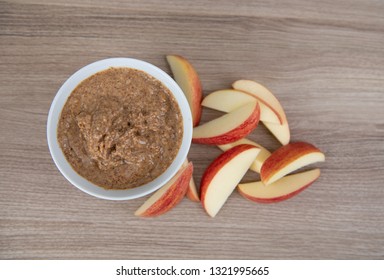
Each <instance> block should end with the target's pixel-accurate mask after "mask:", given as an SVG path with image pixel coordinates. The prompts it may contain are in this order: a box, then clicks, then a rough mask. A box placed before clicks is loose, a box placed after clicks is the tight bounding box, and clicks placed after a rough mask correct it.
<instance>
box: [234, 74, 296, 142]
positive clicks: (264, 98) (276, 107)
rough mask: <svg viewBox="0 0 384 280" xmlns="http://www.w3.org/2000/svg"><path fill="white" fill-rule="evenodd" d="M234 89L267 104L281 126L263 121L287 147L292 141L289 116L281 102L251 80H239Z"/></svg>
mask: <svg viewBox="0 0 384 280" xmlns="http://www.w3.org/2000/svg"><path fill="white" fill-rule="evenodd" d="M232 87H233V88H234V89H236V90H240V91H243V92H246V93H248V94H250V95H252V96H254V97H256V98H257V99H259V100H260V101H261V102H263V103H265V104H267V105H268V106H269V108H271V109H272V110H273V111H274V112H275V113H276V114H277V115H278V116H279V119H280V121H281V122H280V124H276V123H273V122H270V121H263V124H264V125H265V126H266V128H267V129H268V130H269V131H270V132H271V133H272V134H273V135H274V136H275V137H276V139H277V140H279V142H280V143H281V144H283V145H286V144H288V143H289V141H290V137H291V135H290V130H289V126H288V120H287V116H286V115H285V112H284V109H283V107H282V106H281V104H280V102H279V100H278V99H277V98H276V96H275V95H273V93H272V92H271V91H270V90H268V89H267V88H266V87H264V86H263V85H261V84H259V83H257V82H255V81H250V80H238V81H236V82H234V83H233V84H232Z"/></svg>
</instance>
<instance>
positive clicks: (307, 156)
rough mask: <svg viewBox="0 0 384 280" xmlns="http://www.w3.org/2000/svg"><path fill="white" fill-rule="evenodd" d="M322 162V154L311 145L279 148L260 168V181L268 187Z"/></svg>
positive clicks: (323, 157)
mask: <svg viewBox="0 0 384 280" xmlns="http://www.w3.org/2000/svg"><path fill="white" fill-rule="evenodd" d="M324 160H325V156H324V154H323V153H322V152H321V151H320V150H319V149H318V148H316V147H315V146H313V145H312V144H309V143H306V142H295V143H290V144H287V145H285V146H282V147H280V148H279V149H277V150H276V151H275V152H273V153H272V154H271V155H270V156H269V158H267V159H266V161H265V162H264V164H263V166H262V167H261V172H260V177H261V181H263V183H264V184H265V185H270V184H272V183H273V182H276V181H277V180H279V179H280V178H282V177H284V176H285V175H287V174H289V173H291V172H293V171H295V170H297V169H299V168H301V167H304V166H306V165H309V164H312V163H315V162H320V161H324Z"/></svg>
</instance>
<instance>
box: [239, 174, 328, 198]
mask: <svg viewBox="0 0 384 280" xmlns="http://www.w3.org/2000/svg"><path fill="white" fill-rule="evenodd" d="M319 176H320V169H313V170H310V171H305V172H301V173H297V174H292V175H288V176H285V177H283V178H281V179H279V180H277V181H276V182H274V183H272V184H270V185H269V186H266V185H264V184H263V182H261V181H259V182H252V183H247V184H239V186H238V188H237V190H238V191H239V193H240V194H241V195H242V196H243V197H245V198H247V199H249V200H252V201H254V202H259V203H274V202H280V201H283V200H286V199H288V198H291V197H293V196H295V195H297V194H298V193H300V192H302V191H303V190H305V189H306V188H308V187H309V186H310V185H311V184H312V183H313V182H315V181H316V180H317V178H319Z"/></svg>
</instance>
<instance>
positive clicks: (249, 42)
mask: <svg viewBox="0 0 384 280" xmlns="http://www.w3.org/2000/svg"><path fill="white" fill-rule="evenodd" d="M170 53H176V54H181V55H183V56H185V57H187V58H188V59H189V60H190V61H191V62H192V63H193V65H194V66H195V68H196V69H197V70H198V72H199V74H200V77H201V80H202V84H203V87H204V94H208V93H209V92H211V91H214V90H217V89H222V88H227V87H229V86H230V84H231V83H232V82H233V81H235V80H236V79H239V78H247V79H253V80H257V81H259V82H261V83H262V84H264V85H266V86H267V87H269V88H270V89H271V90H272V91H273V92H274V93H275V94H276V96H277V97H278V98H279V99H280V100H281V103H282V105H283V107H284V108H285V110H286V113H287V116H288V120H289V123H290V126H291V134H292V141H298V140H303V141H308V142H311V143H313V144H315V145H316V146H318V147H319V148H320V149H321V150H322V151H324V153H325V154H326V162H325V163H321V164H317V165H316V166H318V167H320V168H321V170H322V175H321V177H320V179H319V180H318V181H317V182H316V183H315V184H314V185H313V186H311V187H310V188H309V189H307V190H306V191H305V192H303V193H301V194H300V195H299V196H297V197H295V198H292V199H291V200H288V201H285V202H282V203H279V204H275V205H263V204H255V203H252V202H249V201H247V200H245V199H243V198H242V197H241V196H240V195H239V194H238V193H237V192H234V193H233V195H232V196H231V197H230V199H229V200H228V201H227V203H226V205H225V207H224V208H223V209H222V211H221V212H220V213H219V215H218V216H217V217H216V218H215V219H212V218H209V217H208V216H207V215H206V214H205V212H204V211H203V209H202V207H201V205H200V204H197V203H193V202H191V201H189V200H187V199H185V200H183V201H182V203H181V204H179V205H178V206H177V207H176V208H175V209H173V210H172V211H171V212H169V213H168V214H166V215H164V216H161V217H159V218H156V219H139V218H136V217H135V216H134V215H133V213H134V211H135V210H136V209H137V208H138V207H139V206H140V205H141V204H142V203H143V202H144V201H145V199H146V198H141V199H137V200H134V201H126V202H112V201H106V200H100V199H96V198H93V197H91V196H89V195H87V194H85V193H83V192H81V191H79V190H78V189H76V188H75V187H73V186H72V185H71V184H70V183H68V182H67V181H66V180H65V179H64V177H63V176H62V175H61V174H60V173H59V171H58V170H57V169H56V167H55V165H54V163H53V161H52V159H51V157H50V154H49V151H48V147H47V142H46V121H47V114H48V110H49V107H50V103H51V101H52V100H53V98H54V96H55V94H56V92H57V90H58V88H59V87H60V86H61V84H62V83H63V82H64V81H65V80H66V79H67V78H68V77H69V76H70V75H71V74H72V73H74V72H75V71H76V70H77V69H79V68H81V67H82V66H84V65H86V64H88V63H91V62H93V61H96V60H99V59H103V58H108V57H134V58H139V59H143V60H146V61H148V62H150V63H153V64H155V65H157V66H159V67H160V68H162V69H164V70H165V71H167V72H168V73H169V72H170V69H169V67H168V66H167V64H166V61H165V58H164V56H165V55H166V54H170ZM219 115H220V114H219V113H217V112H214V111H210V110H205V111H204V117H203V121H207V120H209V119H212V118H215V117H217V116H219ZM0 118H1V121H0V176H1V177H0V178H1V179H0V258H2V259H88V258H91V259H169V258H172V259H190V258H196V259H206V258H213V259H232V258H233V259H302V258H304V259H319V258H320V259H323V258H325V259H383V257H384V218H383V215H384V1H382V0H376V1H375V0H337V1H335V0H324V1H315V0H311V1H307V0H291V1H269V0H268V1H267V0H265V1H245V0H240V1H230V0H220V1H202V0H194V1H176V0H170V1H155V0H152V1H141V0H135V1H123V0H111V1H104V0H97V1H80V0H59V1H54V0H30V1H27V0H24V1H23V0H17V1H0ZM250 138H251V139H253V140H255V141H257V142H259V143H261V144H263V145H264V146H265V147H267V148H268V149H270V150H274V149H276V148H278V147H279V144H278V142H277V141H276V140H275V139H274V138H273V137H272V136H271V135H270V134H269V133H268V132H267V130H266V129H265V128H264V127H263V126H262V125H260V126H259V127H258V128H257V130H255V131H254V132H253V133H252V135H251V137H250ZM219 154H220V151H219V150H218V149H217V148H215V147H208V146H198V145H192V149H191V152H190V159H191V160H192V161H193V162H194V164H195V173H194V177H195V180H196V181H197V183H198V182H199V181H200V177H201V175H202V173H203V171H204V169H205V168H206V167H207V166H208V164H209V163H210V162H211V161H212V160H213V159H214V158H215V157H216V156H217V155H219ZM257 179H258V175H257V174H256V173H253V174H252V173H249V174H248V175H247V177H246V181H252V180H257Z"/></svg>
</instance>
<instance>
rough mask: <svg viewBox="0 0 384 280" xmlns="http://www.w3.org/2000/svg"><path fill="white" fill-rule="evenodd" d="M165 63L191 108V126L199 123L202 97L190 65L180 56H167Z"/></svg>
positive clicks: (193, 70)
mask: <svg viewBox="0 0 384 280" xmlns="http://www.w3.org/2000/svg"><path fill="white" fill-rule="evenodd" d="M167 61H168V64H169V66H170V67H171V71H172V74H173V77H174V79H175V81H176V83H177V84H178V85H179V86H180V88H181V89H182V90H183V92H184V94H185V97H186V98H187V100H188V103H189V107H190V108H191V113H192V119H193V126H197V125H199V123H200V118H201V100H202V97H203V92H202V87H201V82H200V79H199V76H198V74H197V72H196V70H195V68H193V66H192V64H191V63H190V62H189V61H188V60H187V59H185V58H184V57H182V56H180V55H167Z"/></svg>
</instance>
